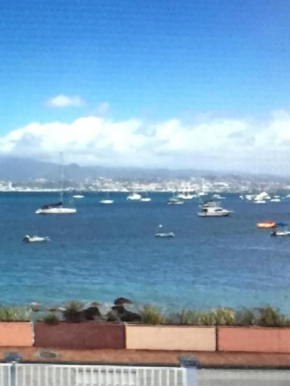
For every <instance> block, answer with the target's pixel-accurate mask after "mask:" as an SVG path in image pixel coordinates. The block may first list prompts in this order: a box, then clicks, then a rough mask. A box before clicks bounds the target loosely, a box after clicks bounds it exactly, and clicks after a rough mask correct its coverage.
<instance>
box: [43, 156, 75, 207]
mask: <svg viewBox="0 0 290 386" xmlns="http://www.w3.org/2000/svg"><path fill="white" fill-rule="evenodd" d="M63 193H64V192H63V160H62V157H61V179H60V202H57V203H54V204H48V205H43V206H42V207H41V208H39V209H37V210H36V212H35V213H36V214H75V213H76V212H77V210H76V208H74V207H72V206H63Z"/></svg>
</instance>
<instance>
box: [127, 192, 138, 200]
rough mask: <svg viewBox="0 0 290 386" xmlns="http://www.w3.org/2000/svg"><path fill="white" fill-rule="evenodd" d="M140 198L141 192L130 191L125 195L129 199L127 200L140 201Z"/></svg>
mask: <svg viewBox="0 0 290 386" xmlns="http://www.w3.org/2000/svg"><path fill="white" fill-rule="evenodd" d="M141 198H142V196H141V194H139V193H134V192H132V193H131V194H129V196H128V197H127V200H129V201H140V200H141Z"/></svg>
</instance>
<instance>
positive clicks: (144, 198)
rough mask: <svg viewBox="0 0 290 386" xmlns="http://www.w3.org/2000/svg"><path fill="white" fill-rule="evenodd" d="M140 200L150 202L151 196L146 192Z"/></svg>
mask: <svg viewBox="0 0 290 386" xmlns="http://www.w3.org/2000/svg"><path fill="white" fill-rule="evenodd" d="M140 201H142V202H150V201H151V198H150V197H149V196H148V193H146V194H145V196H144V197H141V199H140Z"/></svg>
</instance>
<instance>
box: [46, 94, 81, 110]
mask: <svg viewBox="0 0 290 386" xmlns="http://www.w3.org/2000/svg"><path fill="white" fill-rule="evenodd" d="M46 105H47V106H48V107H51V108H64V107H81V106H83V105H84V101H83V100H82V98H81V97H79V96H67V95H63V94H60V95H57V96H56V97H53V98H51V99H49V100H48V101H47V102H46Z"/></svg>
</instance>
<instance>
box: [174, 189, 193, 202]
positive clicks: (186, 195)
mask: <svg viewBox="0 0 290 386" xmlns="http://www.w3.org/2000/svg"><path fill="white" fill-rule="evenodd" d="M176 197H177V198H179V199H181V200H192V199H193V198H194V197H196V195H195V194H191V193H190V192H189V191H188V190H187V191H184V192H181V193H179V194H178V195H177V196H176Z"/></svg>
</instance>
